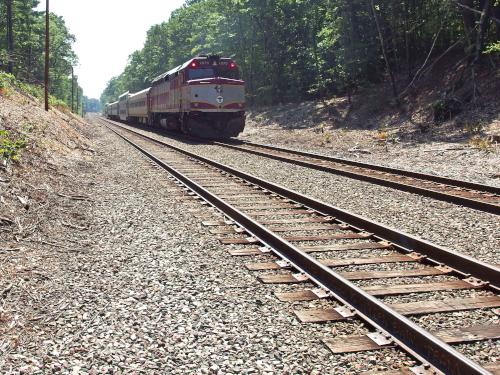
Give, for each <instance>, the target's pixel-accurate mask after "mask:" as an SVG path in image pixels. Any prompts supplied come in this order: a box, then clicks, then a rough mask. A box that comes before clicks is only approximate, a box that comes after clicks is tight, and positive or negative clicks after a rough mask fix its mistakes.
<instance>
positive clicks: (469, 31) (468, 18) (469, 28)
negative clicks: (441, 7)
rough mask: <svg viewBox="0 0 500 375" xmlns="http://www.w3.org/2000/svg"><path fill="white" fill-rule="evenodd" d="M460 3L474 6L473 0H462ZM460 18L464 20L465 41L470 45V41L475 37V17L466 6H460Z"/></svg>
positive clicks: (470, 6)
mask: <svg viewBox="0 0 500 375" xmlns="http://www.w3.org/2000/svg"><path fill="white" fill-rule="evenodd" d="M461 3H462V4H463V5H465V6H467V7H469V8H474V0H462V1H461ZM462 18H463V20H464V29H465V36H466V38H467V43H468V44H469V46H470V45H472V41H473V40H474V39H475V32H474V29H475V18H474V13H472V12H471V11H470V10H468V9H466V8H462Z"/></svg>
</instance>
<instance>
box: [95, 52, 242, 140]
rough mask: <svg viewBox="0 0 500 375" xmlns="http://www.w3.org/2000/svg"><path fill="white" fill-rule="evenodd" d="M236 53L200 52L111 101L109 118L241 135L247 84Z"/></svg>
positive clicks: (218, 134) (203, 134)
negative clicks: (141, 87) (231, 55)
mask: <svg viewBox="0 0 500 375" xmlns="http://www.w3.org/2000/svg"><path fill="white" fill-rule="evenodd" d="M239 78H240V77H239V70H238V67H237V65H236V63H235V62H234V61H233V60H232V59H230V58H223V57H219V56H206V55H202V56H198V57H195V58H193V59H191V60H189V61H187V62H185V63H184V64H182V65H180V66H178V67H176V68H174V69H172V70H170V71H168V72H166V73H164V74H162V75H160V76H158V77H156V78H155V79H154V80H153V82H152V86H151V87H150V88H148V89H145V90H143V91H140V92H138V93H134V94H130V93H128V92H127V93H125V94H123V95H121V96H120V98H119V100H118V101H117V102H115V103H110V104H107V105H106V109H105V114H106V116H107V117H109V118H115V119H120V120H124V121H135V122H141V123H144V124H148V125H154V126H161V127H164V128H166V129H171V130H181V131H182V132H184V133H186V134H191V135H196V136H200V137H205V138H220V137H235V136H237V135H238V134H239V133H241V132H242V131H243V129H244V127H245V83H244V81H242V80H240V79H239Z"/></svg>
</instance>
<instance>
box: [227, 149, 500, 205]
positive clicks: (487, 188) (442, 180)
mask: <svg viewBox="0 0 500 375" xmlns="http://www.w3.org/2000/svg"><path fill="white" fill-rule="evenodd" d="M237 142H241V143H242V144H245V145H248V146H255V147H261V148H267V149H269V150H274V151H282V152H288V153H290V154H296V155H300V156H306V157H311V158H315V159H320V160H325V161H331V162H335V163H342V164H349V165H352V166H355V167H361V168H366V169H373V170H375V171H380V172H387V173H393V174H397V175H402V176H406V177H412V178H417V179H420V180H427V181H431V182H436V183H438V184H445V185H451V186H456V187H461V188H465V189H470V190H477V191H483V192H488V193H492V194H498V195H500V187H496V186H491V185H485V184H479V183H476V182H470V181H465V180H458V179H454V178H449V177H443V176H436V175H432V174H428V173H420V172H413V171H408V170H405V169H398V168H393V167H386V166H383V165H378V164H372V163H366V162H360V161H356V160H350V159H344V158H336V157H334V156H328V155H322V154H319V153H316V152H305V151H300V150H294V149H291V148H287V147H279V146H272V145H266V144H263V143H257V142H249V141H243V140H241V141H240V140H238V141H237ZM219 143H223V144H225V142H219ZM227 144H229V143H227Z"/></svg>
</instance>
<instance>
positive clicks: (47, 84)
mask: <svg viewBox="0 0 500 375" xmlns="http://www.w3.org/2000/svg"><path fill="white" fill-rule="evenodd" d="M45 1H46V9H45V110H46V111H48V110H49V43H50V37H49V31H50V30H49V25H50V15H49V0H45Z"/></svg>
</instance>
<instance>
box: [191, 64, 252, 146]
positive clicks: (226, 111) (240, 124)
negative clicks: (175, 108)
mask: <svg viewBox="0 0 500 375" xmlns="http://www.w3.org/2000/svg"><path fill="white" fill-rule="evenodd" d="M185 74H186V75H187V77H186V78H187V79H186V86H185V92H184V93H183V94H184V95H183V98H185V99H186V100H183V102H184V103H183V105H184V106H185V107H186V108H185V112H187V113H188V116H187V118H186V119H185V121H184V122H183V131H184V132H185V133H189V134H193V135H197V136H200V137H204V138H227V137H235V136H237V135H238V134H239V133H241V132H242V131H243V129H244V128H245V82H244V81H242V80H241V79H240V77H239V69H238V66H237V65H236V63H235V62H234V61H233V60H231V59H228V58H219V57H213V56H211V57H208V56H207V57H198V58H195V59H193V60H192V61H191V62H189V65H188V67H187V69H186V73H185Z"/></svg>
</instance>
